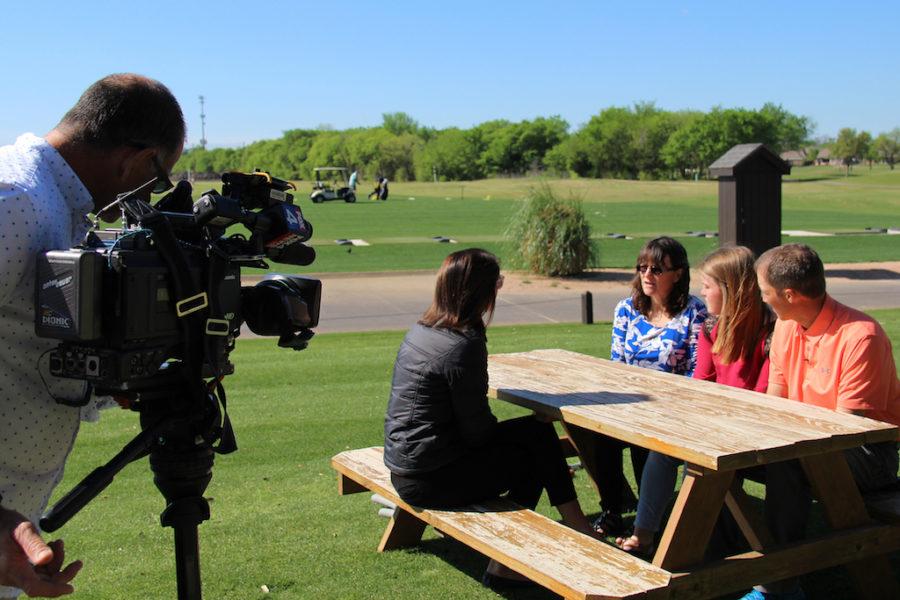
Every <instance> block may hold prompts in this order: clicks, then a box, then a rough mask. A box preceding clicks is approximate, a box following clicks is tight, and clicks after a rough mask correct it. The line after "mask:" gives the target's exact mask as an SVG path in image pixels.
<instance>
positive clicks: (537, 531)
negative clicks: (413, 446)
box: [331, 447, 670, 600]
mask: <svg viewBox="0 0 900 600" xmlns="http://www.w3.org/2000/svg"><path fill="white" fill-rule="evenodd" d="M331 464H332V467H333V468H334V469H335V470H336V471H337V472H338V489H339V492H340V493H341V494H342V495H343V494H352V493H356V492H364V491H367V490H368V491H371V492H374V493H377V494H379V495H380V496H382V497H384V498H387V499H388V500H390V501H392V502H394V503H395V504H396V505H397V508H396V509H395V511H394V516H393V517H392V518H391V520H390V522H389V523H388V526H387V529H386V530H385V532H384V535H383V536H382V538H381V542H380V544H379V545H378V551H379V552H383V551H386V550H393V549H397V548H403V547H408V546H412V545H415V544H417V543H418V542H419V540H420V539H421V538H422V534H423V533H424V531H425V527H426V525H431V526H432V527H434V528H435V529H438V530H440V531H441V532H442V533H443V534H444V535H447V536H449V537H452V538H454V539H456V540H458V541H460V542H462V543H463V544H465V545H467V546H469V547H471V548H473V549H475V550H477V551H478V552H480V553H482V554H484V555H485V556H488V557H490V558H493V559H494V560H496V561H498V562H500V563H501V564H503V565H505V566H507V567H509V568H511V569H513V570H515V571H517V572H519V573H521V574H523V575H525V576H526V577H528V578H529V579H531V580H533V581H535V582H537V583H538V584H540V585H542V586H544V587H546V588H548V589H550V590H553V591H554V592H556V593H557V594H560V595H561V596H563V597H564V598H571V599H580V600H588V599H596V600H600V599H613V598H642V599H644V598H646V599H648V600H650V599H653V598H666V597H668V590H667V587H668V585H669V580H670V575H669V573H668V572H666V571H664V570H663V569H660V568H658V567H655V566H653V565H651V564H648V563H646V562H644V561H642V560H640V559H638V558H635V557H634V556H632V555H630V554H628V553H627V552H624V551H622V550H619V549H618V548H615V547H613V546H610V545H608V544H605V543H603V542H601V541H599V540H596V539H594V538H591V537H589V536H586V535H584V534H581V533H578V532H577V531H575V530H573V529H570V528H569V527H566V526H565V525H562V524H560V523H557V522H556V521H554V520H553V519H550V518H548V517H545V516H543V515H541V514H539V513H537V512H534V511H532V510H528V509H525V508H522V507H521V506H518V505H516V504H514V503H513V502H510V501H506V500H502V499H497V500H490V501H486V502H481V503H478V504H474V505H472V506H467V507H464V508H459V509H454V510H434V509H423V508H419V507H415V506H411V505H409V504H407V503H405V502H403V500H401V499H400V497H399V496H398V495H397V492H396V491H395V490H394V487H393V485H391V478H390V471H389V470H388V468H387V467H386V466H385V465H384V460H383V452H382V448H380V447H373V448H362V449H359V450H348V451H346V452H341V453H340V454H338V455H336V456H335V457H334V458H332V460H331Z"/></svg>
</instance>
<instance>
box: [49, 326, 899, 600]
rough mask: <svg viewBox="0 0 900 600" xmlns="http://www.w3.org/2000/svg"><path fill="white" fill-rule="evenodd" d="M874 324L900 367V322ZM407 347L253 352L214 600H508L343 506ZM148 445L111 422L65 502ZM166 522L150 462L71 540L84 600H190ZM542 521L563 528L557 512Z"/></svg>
mask: <svg viewBox="0 0 900 600" xmlns="http://www.w3.org/2000/svg"><path fill="white" fill-rule="evenodd" d="M872 314H873V315H874V316H875V317H876V318H878V319H879V320H880V321H881V322H882V323H883V324H884V326H885V328H886V329H887V331H888V333H889V335H890V336H891V339H892V340H894V342H895V349H894V356H895V359H896V358H897V357H900V348H898V347H897V345H898V344H897V343H898V342H900V310H882V311H873V313H872ZM609 334H610V325H609V323H602V324H596V325H576V324H562V325H530V326H516V327H496V328H492V329H491V331H490V332H489V338H490V342H489V344H490V351H491V352H511V351H521V350H529V349H534V348H541V347H544V348H546V347H561V348H567V349H571V350H575V351H579V352H585V353H588V354H593V355H597V356H608V348H609ZM402 337H403V332H399V331H390V332H373V333H353V334H327V335H321V336H318V337H316V338H315V339H314V340H313V342H312V344H311V346H310V348H309V349H308V350H306V351H304V352H301V353H294V352H289V351H286V350H280V349H278V348H276V347H275V342H274V340H263V339H254V340H243V341H241V342H240V343H239V344H238V349H237V350H236V351H235V352H234V354H233V359H234V362H235V364H236V367H237V373H236V374H235V375H234V376H232V377H230V378H228V380H227V381H226V386H227V388H228V392H229V394H228V400H229V402H228V405H229V412H230V414H231V418H232V421H233V423H234V427H235V431H236V434H237V439H238V445H239V447H240V450H239V451H238V452H236V453H235V454H232V455H229V456H224V457H218V459H217V466H216V469H215V473H214V477H213V480H212V483H211V484H210V486H209V489H208V490H207V494H206V495H207V497H208V498H209V499H210V505H211V510H212V519H211V520H210V521H208V522H206V523H204V524H203V525H201V527H200V540H201V559H202V574H203V584H204V597H206V598H215V599H217V600H219V599H235V600H237V599H239V600H247V599H254V598H256V599H262V598H282V599H288V598H290V599H301V598H304V599H305V598H323V599H330V598H358V599H369V598H403V599H407V598H495V597H496V596H495V595H494V594H493V593H492V592H490V591H488V590H485V589H483V588H482V587H481V586H480V584H479V582H478V578H479V577H480V575H481V571H482V570H483V568H484V564H485V561H484V559H483V558H481V557H480V556H479V555H477V554H476V553H474V552H472V551H470V550H468V549H466V548H464V547H462V546H460V545H458V544H456V543H454V542H450V541H447V540H443V539H440V538H438V537H436V536H435V534H434V533H433V532H432V531H431V530H428V532H427V533H426V541H425V543H424V544H423V545H422V546H421V547H420V548H418V549H415V550H409V551H399V552H391V553H386V554H383V555H379V554H377V553H376V552H375V546H376V545H377V542H378V540H379V539H380V536H381V533H382V531H383V528H384V526H385V524H386V520H385V519H382V518H379V517H377V516H376V514H375V513H376V510H375V506H374V505H372V504H371V503H370V501H369V499H368V495H366V494H358V495H354V496H349V497H339V496H338V495H337V493H336V485H335V475H334V473H333V472H332V470H331V469H330V467H329V459H330V457H331V456H332V455H334V454H335V453H337V452H340V451H341V450H344V449H349V448H359V447H364V446H370V445H380V444H381V443H382V422H383V421H382V420H383V416H384V409H385V405H386V401H387V397H388V390H389V384H390V377H391V368H392V364H393V359H394V356H395V354H396V350H397V347H398V346H399V344H400V341H401V339H402ZM494 409H495V412H496V413H497V415H498V416H499V417H501V418H509V417H511V416H514V415H517V414H521V410H520V409H517V408H516V407H513V406H511V405H508V404H506V403H503V402H495V403H494ZM137 433H138V424H137V416H136V415H134V414H132V413H130V412H126V411H117V410H114V411H107V412H106V413H105V414H104V416H103V419H102V420H101V422H100V423H99V424H92V425H85V426H84V427H83V429H82V432H81V435H80V436H79V438H78V441H77V443H76V446H75V450H74V451H73V454H72V457H71V460H70V462H69V466H68V468H67V471H66V476H65V479H64V481H63V483H62V484H61V485H60V487H59V489H58V490H57V494H56V497H59V495H61V494H62V493H63V492H64V491H67V490H68V489H69V488H70V487H72V486H73V485H74V484H75V483H76V481H78V480H79V479H81V478H82V477H84V476H85V475H86V474H87V473H88V472H90V471H91V470H92V469H93V468H95V467H96V466H98V465H99V464H101V463H102V462H105V461H106V460H108V459H109V458H110V457H111V456H112V455H113V454H114V453H115V452H117V451H118V450H119V449H120V448H121V447H122V446H123V445H124V444H125V443H126V442H127V441H128V440H129V439H130V438H131V437H133V436H134V435H135V434H137ZM576 484H577V487H578V490H579V496H580V498H581V501H582V505H583V506H584V507H585V509H586V510H587V511H589V512H592V513H595V512H596V511H597V497H596V494H595V492H594V491H593V489H592V488H591V486H590V485H589V483H588V481H587V478H586V477H585V476H584V475H583V474H581V475H579V476H577V477H576ZM755 493H757V494H758V493H759V491H758V490H756V492H755ZM162 508H163V501H162V497H161V496H160V495H159V493H158V492H157V491H156V489H155V488H154V486H153V483H152V478H151V473H150V471H149V467H148V465H147V461H146V460H142V461H139V462H138V463H137V464H134V465H130V466H129V467H127V468H126V469H125V470H124V471H122V473H121V474H120V475H119V476H118V477H117V478H116V480H115V481H114V482H113V484H112V485H111V486H110V487H109V488H107V490H105V491H104V492H103V493H102V494H101V495H100V496H99V497H98V498H97V499H95V500H94V501H93V502H91V503H90V504H89V505H88V506H87V507H86V508H85V509H84V510H83V511H82V512H81V513H80V514H78V515H77V516H75V518H74V519H73V520H72V521H70V522H69V524H67V525H66V526H65V527H64V528H63V529H62V530H60V531H59V532H58V534H59V535H60V536H61V537H63V538H64V539H65V540H66V547H67V551H68V554H69V556H70V557H72V558H81V559H83V560H84V561H85V568H84V570H83V571H82V573H81V574H80V575H79V576H78V578H77V584H78V592H77V594H78V597H80V598H85V599H89V598H103V599H105V598H116V599H123V600H127V599H132V598H134V599H138V598H140V599H145V598H173V597H175V574H174V555H173V545H172V532H171V530H168V529H163V528H161V527H160V526H159V513H160V512H161V510H162ZM539 510H541V511H542V512H545V514H549V515H553V516H555V514H554V513H553V512H551V509H550V508H549V507H548V506H547V505H546V501H544V502H543V503H542V504H541V505H540V506H539ZM898 573H900V570H898ZM263 585H265V586H267V587H268V589H269V593H268V594H266V593H264V592H262V591H261V586H263ZM805 585H806V586H807V588H808V591H809V592H811V597H820V596H818V595H817V594H824V593H825V592H826V591H827V593H828V597H829V598H845V597H848V596H847V595H846V594H847V593H848V592H847V588H846V579H845V577H844V575H843V573H842V572H841V571H836V570H832V571H827V572H824V573H820V574H817V575H816V576H815V577H810V578H807V581H806V582H805ZM522 597H526V596H525V595H523V596H522ZM527 597H529V598H549V597H553V596H549V595H547V594H544V593H542V592H541V593H537V592H535V593H530V594H529V595H527ZM822 597H824V596H822Z"/></svg>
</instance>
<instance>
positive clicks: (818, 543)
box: [488, 350, 900, 598]
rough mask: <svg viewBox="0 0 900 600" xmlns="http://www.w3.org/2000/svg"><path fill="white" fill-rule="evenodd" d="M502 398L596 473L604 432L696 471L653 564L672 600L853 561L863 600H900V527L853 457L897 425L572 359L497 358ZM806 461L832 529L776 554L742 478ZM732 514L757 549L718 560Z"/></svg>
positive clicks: (557, 353)
mask: <svg viewBox="0 0 900 600" xmlns="http://www.w3.org/2000/svg"><path fill="white" fill-rule="evenodd" d="M488 364H489V373H490V387H491V393H492V395H494V396H495V397H496V398H498V399H500V400H505V401H508V402H512V403H514V404H517V405H520V406H523V407H525V408H528V409H531V410H534V411H535V412H536V413H539V414H542V415H545V416H549V417H552V418H555V419H558V420H561V421H562V422H563V425H564V427H565V428H566V430H567V431H568V433H569V436H570V437H571V439H572V442H573V443H574V445H575V447H576V449H577V450H578V453H579V455H580V456H581V458H582V462H583V463H584V464H585V466H586V468H587V469H588V470H589V471H590V470H591V469H593V464H592V461H591V459H592V457H593V456H592V452H591V449H590V446H591V444H592V441H593V440H596V439H597V437H596V434H603V435H606V436H609V437H613V438H616V439H619V440H622V441H624V442H627V443H629V444H634V445H637V446H642V447H644V448H647V449H649V450H655V451H657V452H661V453H663V454H666V455H669V456H673V457H676V458H679V459H683V460H684V461H686V463H687V467H686V474H685V478H684V481H683V483H682V486H681V490H680V492H679V494H678V496H677V498H676V501H675V505H674V508H673V510H672V513H671V516H670V518H669V520H668V523H667V524H666V526H665V529H664V531H663V532H662V535H661V536H659V540H658V546H657V550H656V553H655V555H654V556H653V560H652V563H653V565H655V566H657V567H660V568H662V569H664V570H666V571H669V572H670V573H671V574H672V578H671V582H670V588H671V594H670V597H672V598H709V597H715V596H717V595H721V594H724V593H727V592H731V591H737V590H740V589H742V588H747V587H749V586H751V585H753V584H755V583H762V582H765V581H773V580H777V579H782V578H785V577H790V576H795V575H800V574H803V573H808V572H811V571H814V570H818V569H822V568H825V567H829V566H834V565H839V564H845V565H847V567H848V568H849V569H850V571H851V573H852V575H853V577H854V580H855V581H856V583H857V591H858V592H859V593H860V597H867V598H900V586H898V583H897V580H896V577H895V576H894V574H893V571H892V570H891V565H890V563H889V561H888V558H887V556H886V553H888V552H891V551H894V550H897V549H900V524H897V523H878V522H875V521H873V520H872V519H871V518H870V516H869V514H868V512H867V510H866V506H865V504H864V502H863V498H862V497H861V495H860V494H859V491H858V490H857V487H856V484H855V482H854V481H853V478H852V475H851V474H850V470H849V467H848V466H847V462H846V460H845V459H844V456H843V452H842V451H843V450H845V449H847V448H853V447H856V446H860V445H862V444H864V443H877V442H883V441H892V440H896V439H897V433H898V431H897V428H896V427H894V426H892V425H890V424H887V423H882V422H879V421H874V420H871V419H866V418H863V417H858V416H854V415H849V414H843V413H837V412H834V411H830V410H826V409H822V408H819V407H815V406H809V405H805V404H802V403H799V402H793V401H790V400H784V399H781V398H776V397H773V396H767V395H765V394H760V393H757V392H752V391H747V390H742V389H738V388H733V387H727V386H723V385H718V384H715V383H711V382H706V381H699V380H695V379H691V378H688V377H683V376H677V375H671V374H667V373H661V372H658V371H654V370H651V369H642V368H638V367H633V366H629V365H625V364H623V363H618V362H611V361H608V360H603V359H599V358H595V357H591V356H587V355H584V354H578V353H575V352H569V351H565V350H535V351H532V352H523V353H515V354H495V355H492V356H490V358H489V361H488ZM788 459H799V460H800V462H801V464H802V465H803V468H804V470H805V472H806V474H807V477H808V478H809V481H810V484H811V486H812V489H813V493H814V495H815V496H816V498H817V499H818V500H819V502H820V503H821V504H822V507H823V509H824V513H825V517H826V520H827V521H828V523H829V525H830V526H831V528H832V530H833V531H831V532H828V533H827V534H825V535H820V536H817V537H814V538H810V539H809V540H804V541H803V542H800V543H797V544H792V545H790V546H781V547H776V546H775V545H773V543H772V541H771V536H770V535H769V533H768V531H767V528H766V527H765V525H764V523H763V519H762V518H761V516H760V515H759V511H758V510H754V508H755V507H754V506H752V502H751V501H750V500H749V498H748V497H747V495H746V494H745V492H744V491H743V487H742V478H740V477H736V472H737V471H738V470H739V469H743V468H745V467H752V466H757V465H764V464H767V463H771V462H778V461H782V460H788ZM723 507H727V508H728V509H729V510H730V512H731V513H732V515H733V516H734V517H735V520H736V521H737V523H738V525H739V526H740V529H741V532H742V533H743V534H744V537H746V539H747V541H748V543H749V545H750V547H751V548H752V551H750V552H746V553H742V554H738V555H734V556H731V557H728V558H726V559H724V560H720V561H716V562H713V563H707V562H705V559H704V554H705V551H706V549H707V545H708V544H709V541H710V538H711V536H712V532H713V528H714V525H715V522H716V520H717V518H718V515H719V513H720V511H721V510H722V508H723Z"/></svg>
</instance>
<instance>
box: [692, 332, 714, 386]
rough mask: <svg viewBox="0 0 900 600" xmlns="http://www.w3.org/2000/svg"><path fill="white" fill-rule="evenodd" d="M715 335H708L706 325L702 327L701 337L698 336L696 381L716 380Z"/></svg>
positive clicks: (712, 333) (711, 333)
mask: <svg viewBox="0 0 900 600" xmlns="http://www.w3.org/2000/svg"><path fill="white" fill-rule="evenodd" d="M710 318H711V317H710ZM714 333H715V332H710V333H709V334H707V332H706V325H704V326H703V327H701V330H700V335H698V336H697V365H696V366H695V367H694V375H693V377H694V379H702V380H703V381H715V380H716V365H715V363H714V362H713V353H712V346H713V341H714V340H713V338H712V336H713V335H714Z"/></svg>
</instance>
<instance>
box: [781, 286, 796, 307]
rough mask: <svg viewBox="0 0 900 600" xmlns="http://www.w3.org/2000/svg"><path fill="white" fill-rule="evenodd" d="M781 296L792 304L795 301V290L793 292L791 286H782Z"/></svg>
mask: <svg viewBox="0 0 900 600" xmlns="http://www.w3.org/2000/svg"><path fill="white" fill-rule="evenodd" d="M781 297H782V298H784V299H785V300H787V301H788V302H790V303H791V304H793V303H794V302H796V301H797V292H795V291H794V290H793V289H792V288H784V289H783V290H781Z"/></svg>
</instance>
